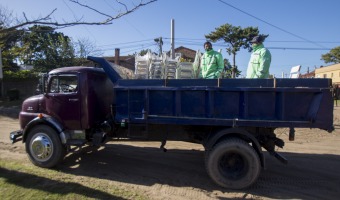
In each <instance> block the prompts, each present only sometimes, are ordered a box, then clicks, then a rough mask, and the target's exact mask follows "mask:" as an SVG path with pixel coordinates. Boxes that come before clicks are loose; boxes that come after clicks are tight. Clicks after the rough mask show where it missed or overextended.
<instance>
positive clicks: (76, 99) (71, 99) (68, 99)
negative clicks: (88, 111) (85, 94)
mask: <svg viewBox="0 0 340 200" xmlns="http://www.w3.org/2000/svg"><path fill="white" fill-rule="evenodd" d="M78 100H79V99H68V101H73V102H74V101H78Z"/></svg>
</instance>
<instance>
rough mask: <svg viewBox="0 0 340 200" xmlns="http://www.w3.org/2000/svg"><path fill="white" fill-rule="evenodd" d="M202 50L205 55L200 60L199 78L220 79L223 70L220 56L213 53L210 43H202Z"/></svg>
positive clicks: (217, 53)
mask: <svg viewBox="0 0 340 200" xmlns="http://www.w3.org/2000/svg"><path fill="white" fill-rule="evenodd" d="M204 49H205V53H204V54H203V56H202V58H201V70H200V75H199V78H205V79H213V78H221V73H222V71H223V68H224V60H223V57H222V54H221V53H219V52H217V51H214V50H213V48H212V44H211V43H210V42H206V43H204Z"/></svg>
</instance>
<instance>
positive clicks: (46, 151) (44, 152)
mask: <svg viewBox="0 0 340 200" xmlns="http://www.w3.org/2000/svg"><path fill="white" fill-rule="evenodd" d="M31 148H32V153H33V156H34V157H36V158H37V159H39V160H46V159H48V158H49V157H50V156H51V154H52V145H51V142H50V141H49V139H48V138H46V137H45V136H41V135H40V136H37V137H36V138H35V139H34V140H33V141H32V143H31Z"/></svg>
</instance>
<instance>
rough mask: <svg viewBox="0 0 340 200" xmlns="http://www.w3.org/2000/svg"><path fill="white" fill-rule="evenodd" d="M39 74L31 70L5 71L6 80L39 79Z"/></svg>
mask: <svg viewBox="0 0 340 200" xmlns="http://www.w3.org/2000/svg"><path fill="white" fill-rule="evenodd" d="M37 77H38V74H37V73H36V72H33V71H30V70H21V71H16V72H13V71H4V80H21V79H33V78H37Z"/></svg>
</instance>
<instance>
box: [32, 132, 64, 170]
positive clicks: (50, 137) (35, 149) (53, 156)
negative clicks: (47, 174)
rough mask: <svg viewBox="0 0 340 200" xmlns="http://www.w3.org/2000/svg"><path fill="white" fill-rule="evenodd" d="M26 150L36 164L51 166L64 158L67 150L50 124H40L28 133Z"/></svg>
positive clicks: (45, 166)
mask: <svg viewBox="0 0 340 200" xmlns="http://www.w3.org/2000/svg"><path fill="white" fill-rule="evenodd" d="M26 152H27V154H28V158H29V159H30V160H31V162H32V163H33V164H34V165H36V166H39V167H43V168H51V167H54V166H55V165H57V164H58V163H59V162H60V161H61V160H62V159H63V158H64V156H65V152H66V151H65V148H64V146H63V145H62V144H61V141H60V139H59V137H58V134H57V132H56V131H55V130H54V129H52V128H50V127H49V126H46V125H40V126H37V127H35V128H33V129H32V130H31V131H30V132H29V133H28V136H27V140H26Z"/></svg>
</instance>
